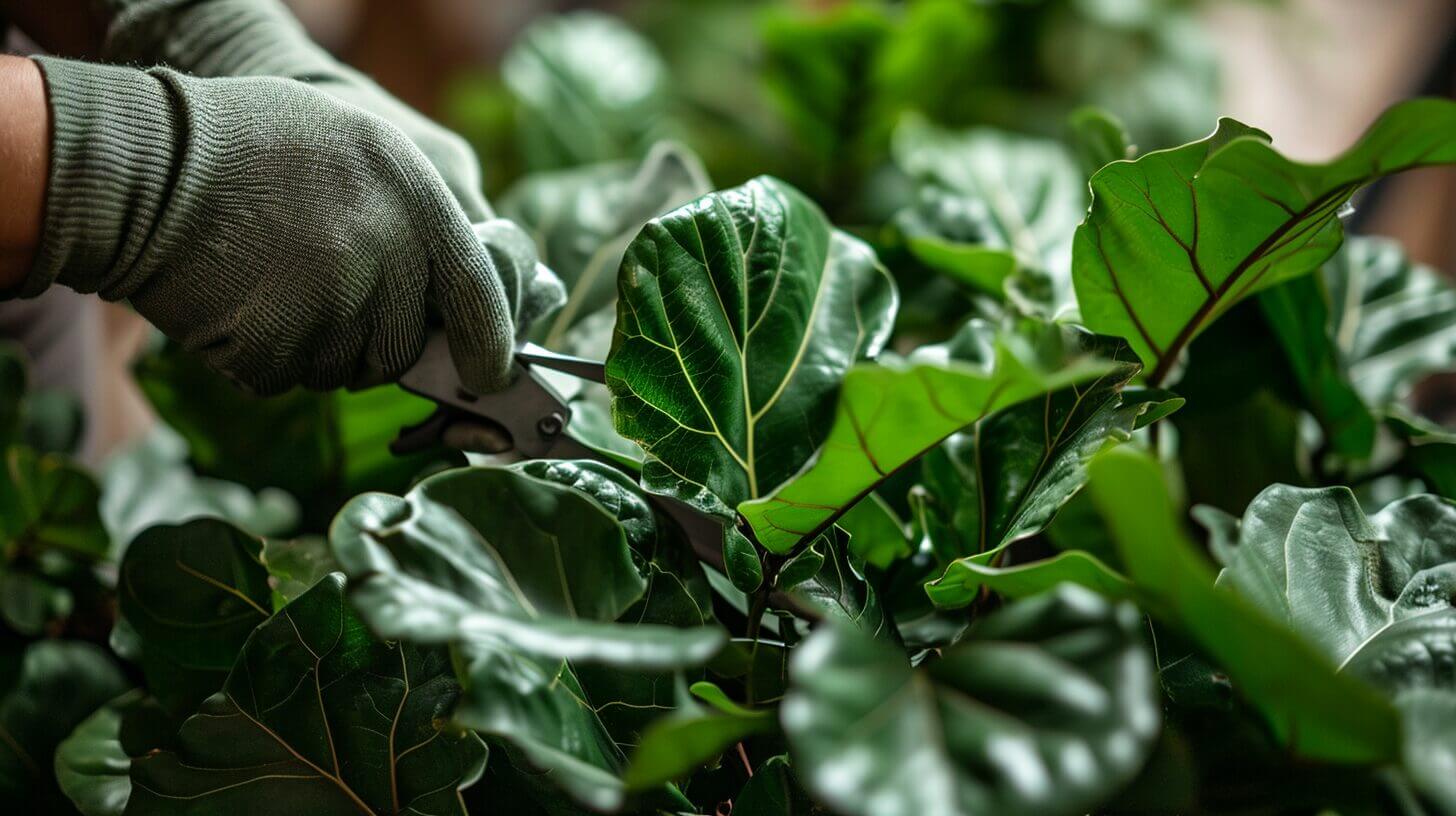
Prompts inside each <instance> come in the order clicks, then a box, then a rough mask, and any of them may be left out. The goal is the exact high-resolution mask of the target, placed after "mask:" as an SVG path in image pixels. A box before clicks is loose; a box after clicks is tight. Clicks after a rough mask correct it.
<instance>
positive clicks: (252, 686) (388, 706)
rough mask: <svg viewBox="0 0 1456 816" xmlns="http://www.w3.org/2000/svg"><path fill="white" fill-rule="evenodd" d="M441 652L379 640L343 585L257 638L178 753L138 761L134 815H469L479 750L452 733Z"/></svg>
mask: <svg viewBox="0 0 1456 816" xmlns="http://www.w3.org/2000/svg"><path fill="white" fill-rule="evenodd" d="M459 694H460V687H459V685H458V684H457V683H456V682H455V678H454V676H453V675H452V674H451V672H450V660H449V657H448V655H447V654H446V652H445V650H444V649H438V648H418V647H414V646H410V645H406V644H393V645H391V644H387V643H384V642H382V641H379V640H375V639H374V638H372V637H371V636H370V635H369V633H368V631H367V630H366V629H365V628H364V623H363V621H361V620H359V618H358V617H357V616H356V615H355V614H354V613H353V612H352V611H351V610H350V608H349V606H348V604H347V603H346V602H345V600H344V580H343V577H342V576H339V575H337V574H335V575H333V576H330V577H329V578H326V579H325V580H323V581H321V582H320V583H319V584H318V585H317V586H315V587H314V588H313V589H312V590H309V592H308V593H307V594H305V595H304V596H303V597H301V598H299V599H298V600H297V601H294V602H293V603H292V604H289V605H288V606H287V607H285V608H284V609H283V610H282V611H281V612H279V613H278V614H277V615H275V616H274V617H272V618H270V619H269V620H268V622H267V623H265V624H263V625H262V626H260V627H258V629H257V631H256V632H254V633H253V635H252V636H251V637H250V638H249V639H248V642H247V644H246V645H245V646H244V647H243V650H242V652H241V653H240V654H239V655H238V662H237V665H236V667H235V668H234V669H233V671H232V673H231V674H229V675H228V679H227V682H226V684H225V685H224V686H223V690H222V691H221V692H219V693H218V694H216V695H214V696H213V697H211V698H209V699H208V700H207V702H206V703H204V704H203V706H202V708H201V710H200V711H199V712H198V713H197V714H196V715H195V716H193V717H191V718H189V719H188V720H187V721H186V722H185V723H183V724H182V728H181V730H180V731H179V733H178V747H177V750H176V751H175V752H173V751H161V752H154V753H151V754H148V755H147V756H144V757H140V758H137V759H136V760H134V761H133V763H132V777H131V778H132V795H131V801H130V802H129V803H128V805H127V813H129V814H135V815H138V816H146V814H175V813H200V812H204V811H203V810H200V809H202V808H205V809H206V810H205V812H208V813H220V812H221V813H226V812H238V811H242V812H246V811H248V810H249V809H251V808H255V807H256V806H257V803H259V802H267V803H268V804H267V808H268V811H269V812H270V813H275V814H334V813H338V814H352V816H358V814H359V813H360V812H363V813H372V814H386V813H401V812H404V811H405V810H406V809H409V810H413V811H415V812H419V813H458V814H464V807H463V805H462V804H461V802H460V798H459V793H458V790H459V789H460V788H464V787H466V786H468V785H470V784H471V783H472V782H474V781H475V780H476V779H477V778H479V776H480V772H481V770H482V768H483V767H484V764H485V753H486V752H485V745H484V744H483V743H481V741H480V739H479V738H478V737H476V736H475V735H473V734H470V733H468V732H467V733H455V732H451V731H449V730H448V729H446V728H445V726H444V725H443V721H444V718H445V717H446V716H448V714H449V712H450V710H451V708H452V707H453V706H454V704H455V701H456V699H457V698H458V696H459Z"/></svg>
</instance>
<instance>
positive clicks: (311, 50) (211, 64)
mask: <svg viewBox="0 0 1456 816" xmlns="http://www.w3.org/2000/svg"><path fill="white" fill-rule="evenodd" d="M103 2H104V3H105V5H106V6H107V7H108V8H109V9H110V10H111V11H112V21H111V25H110V27H109V28H108V31H107V36H106V42H105V44H104V46H103V48H102V59H104V60H105V61H107V62H117V63H134V64H141V65H156V64H159V63H160V64H166V65H170V66H172V67H174V68H177V69H180V70H183V71H186V72H188V73H191V74H195V75H197V76H207V77H224V76H275V77H288V78H290V79H297V80H299V81H302V82H307V83H309V84H310V85H313V86H315V87H317V88H319V89H320V90H323V91H326V92H328V93H330V94H332V95H334V96H336V97H338V98H340V99H343V100H345V101H348V102H351V103H353V104H355V105H358V106H359V107H361V108H363V109H365V110H367V111H369V112H370V113H372V114H374V115H376V116H379V117H382V118H383V119H385V120H386V121H388V122H389V123H390V124H392V125H394V126H395V127H397V128H399V129H400V130H402V131H404V134H405V135H406V136H408V137H409V138H410V141H413V142H414V143H415V145H416V146H417V147H419V149H420V151H421V152H423V153H424V154H425V156H426V157H427V158H428V159H429V160H430V163H431V164H433V165H435V168H436V169H437V170H439V171H440V175H441V176H442V177H444V179H445V183H446V184H447V185H449V187H450V191H451V192H452V193H454V194H455V198H456V200H458V201H459V202H460V206H461V207H462V208H463V209H464V210H465V214H466V216H468V217H469V218H470V220H471V221H485V220H486V219H488V218H490V217H491V215H492V213H491V211H490V205H489V204H487V203H486V200H485V196H484V195H483V194H482V193H481V182H480V164H479V162H478V161H477V160H476V158H475V153H474V152H473V151H472V150H471V149H470V147H469V145H467V144H466V143H465V141H464V140H463V139H461V138H460V137H459V136H457V135H455V134H454V133H451V132H450V131H448V130H446V129H444V128H442V127H440V126H439V125H437V124H435V123H434V122H431V121H430V120H429V119H427V118H425V117H424V116H422V115H420V114H419V113H418V112H416V111H415V110H414V109H412V108H410V107H409V106H407V105H405V104H404V103H402V102H400V101H399V100H398V99H395V98H394V97H393V96H391V95H390V94H389V93H387V92H386V91H385V90H384V89H383V88H380V87H379V86H378V85H377V84H375V83H374V82H373V81H372V80H370V79H369V78H368V77H366V76H364V75H363V74H361V73H359V72H358V71H355V70H353V69H352V68H349V67H347V66H345V65H343V64H342V63H340V62H339V61H338V60H336V59H334V58H333V57H331V56H329V54H328V53H327V52H325V51H324V50H323V49H322V48H320V47H319V46H318V45H317V44H316V43H314V42H313V41H312V40H310V39H309V37H308V34H307V33H306V32H305V31H304V30H303V27H302V26H300V25H299V24H298V21H297V20H296V19H294V17H293V15H292V14H291V13H289V11H288V10H287V9H286V8H284V7H283V4H282V3H279V2H277V0H103Z"/></svg>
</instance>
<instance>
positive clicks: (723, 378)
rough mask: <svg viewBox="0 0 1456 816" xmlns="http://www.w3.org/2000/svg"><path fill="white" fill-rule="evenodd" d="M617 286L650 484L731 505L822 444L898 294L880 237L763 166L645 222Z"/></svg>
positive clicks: (628, 423)
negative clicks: (853, 371)
mask: <svg viewBox="0 0 1456 816" xmlns="http://www.w3.org/2000/svg"><path fill="white" fill-rule="evenodd" d="M619 285H620V288H621V300H620V301H619V304H618V321H617V334H616V337H615V339H614V340H613V344H612V354H611V356H610V357H608V359H607V385H608V387H609V388H610V389H611V391H612V396H613V398H614V403H613V409H612V417H613V420H614V422H615V423H616V426H617V430H618V431H619V432H620V433H621V434H622V435H623V436H625V437H627V438H629V439H632V440H634V441H636V442H638V443H640V444H641V445H642V447H643V448H644V449H645V450H646V451H647V453H648V460H647V463H646V465H645V467H644V469H643V475H642V483H643V485H644V486H646V487H647V488H648V489H649V490H652V491H653V492H657V493H665V494H668V495H671V496H674V497H676V498H679V499H682V500H683V501H686V502H688V503H689V504H691V505H693V506H695V507H697V508H699V509H702V510H705V511H708V512H711V513H716V514H719V515H730V514H731V513H732V509H733V508H734V507H736V506H737V505H738V504H739V503H740V502H743V501H746V500H749V499H753V498H757V497H758V496H760V495H763V494H764V493H765V492H767V491H769V490H772V489H773V488H774V487H776V486H777V485H779V484H780V483H781V482H783V481H784V480H785V479H787V478H789V477H790V476H792V475H793V473H794V472H795V471H796V470H798V469H799V467H800V466H802V465H803V464H804V462H805V461H806V460H807V459H808V458H809V457H810V456H811V455H812V454H813V452H814V449H815V448H816V447H817V446H818V443H819V442H820V441H822V440H823V439H824V436H825V434H826V433H827V431H828V425H829V421H830V417H831V416H832V414H833V411H834V395H835V392H836V391H837V390H838V388H839V383H840V380H841V378H842V377H843V376H844V373H845V372H846V371H847V370H848V369H849V367H850V366H851V365H852V364H853V363H854V362H855V361H856V360H860V359H863V358H865V357H871V356H873V355H874V354H876V353H877V352H878V351H879V350H880V348H881V346H883V345H884V342H885V339H886V337H887V335H888V333H889V328H890V322H891V320H892V319H893V317H894V314H895V304H896V296H895V290H894V286H893V285H892V284H891V282H890V278H889V276H888V274H887V273H886V272H885V269H884V268H883V267H882V266H880V264H879V262H878V261H877V260H876V258H875V254H874V251H873V250H871V249H870V248H869V247H868V246H867V245H866V244H864V243H862V242H860V241H859V240H857V239H854V238H851V237H850V236H848V235H847V234H845V233H842V232H838V231H836V230H834V229H833V228H831V227H830V225H829V222H828V221H827V220H825V218H824V215H823V213H821V212H820V211H819V208H818V207H816V206H815V205H814V204H813V203H811V202H810V201H809V200H808V199H806V198H804V197H803V196H802V195H801V194H800V193H798V192H797V191H795V190H794V189H793V188H791V187H789V186H787V185H786V184H784V183H783V182H780V181H778V180H776V179H772V178H767V177H763V178H758V179H755V180H753V181H750V182H748V183H747V184H745V185H743V186H741V187H736V188H734V189H731V190H726V191H723V192H719V193H714V194H712V195H709V196H706V197H704V198H701V199H699V200H698V201H696V202H694V203H693V204H691V205H689V206H687V207H683V208H681V209H678V210H675V211H673V212H671V213H669V214H668V215H665V216H663V217H661V218H657V219H653V220H652V221H650V222H648V224H647V226H646V227H645V228H643V231H642V233H641V234H639V235H638V236H637V238H636V240H634V241H633V242H632V244H631V246H630V247H628V249H627V254H626V258H625V259H624V260H623V263H622V269H621V273H620V278H619Z"/></svg>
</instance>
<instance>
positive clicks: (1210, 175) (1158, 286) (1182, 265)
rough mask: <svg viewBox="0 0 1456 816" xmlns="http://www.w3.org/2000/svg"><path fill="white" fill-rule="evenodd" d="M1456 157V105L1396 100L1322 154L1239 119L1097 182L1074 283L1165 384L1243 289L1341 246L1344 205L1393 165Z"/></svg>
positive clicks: (1092, 318) (1121, 166) (1290, 274)
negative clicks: (1357, 133)
mask: <svg viewBox="0 0 1456 816" xmlns="http://www.w3.org/2000/svg"><path fill="white" fill-rule="evenodd" d="M1451 161H1456V104H1453V103H1451V102H1445V101H1439V100H1418V101H1414V102H1407V103H1404V104H1401V105H1397V106H1395V107H1394V108H1391V109H1390V110H1389V111H1387V112H1386V113H1385V114H1384V115H1383V116H1381V117H1380V119H1378V120H1377V121H1376V122H1375V124H1374V125H1372V126H1371V128H1370V129H1369V130H1368V131H1367V132H1366V133H1365V135H1364V136H1363V137H1362V138H1361V139H1360V141H1359V142H1357V143H1356V144H1355V145H1354V146H1353V147H1352V148H1350V149H1349V150H1348V151H1346V152H1345V153H1344V154H1343V155H1342V156H1340V157H1339V158H1337V159H1335V160H1334V161H1332V162H1330V163H1328V164H1299V163H1296V162H1293V161H1290V160H1289V159H1286V158H1284V157H1283V156H1282V155H1280V154H1279V153H1277V152H1276V151H1275V150H1274V149H1273V148H1271V147H1270V146H1269V144H1268V138H1267V136H1266V135H1265V134H1263V133H1260V132H1259V131H1256V130H1253V129H1251V128H1248V127H1246V126H1244V125H1242V124H1239V123H1238V122H1235V121H1233V120H1229V119H1225V120H1222V121H1221V122H1220V123H1219V128H1218V130H1217V131H1216V132H1215V133H1214V134H1213V135H1212V136H1210V137H1209V138H1207V139H1204V140H1203V141H1200V142H1194V143H1192V144H1187V145H1184V146H1182V147H1179V148H1175V149H1172V150H1164V151H1158V152H1154V153H1149V154H1147V155H1145V156H1143V157H1142V158H1139V159H1138V160H1136V161H1133V162H1126V163H1116V164H1111V165H1108V166H1107V167H1105V168H1103V169H1102V170H1101V171H1099V172H1098V173H1097V175H1095V176H1093V178H1092V193H1093V199H1092V208H1091V210H1090V212H1089V213H1088V215H1087V220H1086V221H1085V222H1083V224H1082V225H1081V226H1080V227H1078V229H1077V235H1076V239H1075V241H1074V247H1073V259H1072V267H1073V280H1074V282H1075V284H1076V289H1077V302H1078V304H1079V305H1080V307H1081V313H1082V317H1083V319H1084V320H1085V321H1086V323H1087V325H1088V327H1089V328H1091V329H1093V330H1094V331H1098V332H1102V333H1106V334H1115V335H1120V336H1123V337H1126V338H1127V339H1128V340H1129V342H1131V343H1132V345H1133V348H1134V349H1135V350H1136V351H1137V353H1138V355H1139V356H1140V357H1141V358H1142V360H1143V362H1144V363H1145V364H1146V365H1147V366H1148V368H1149V370H1150V371H1151V380H1152V382H1153V383H1154V384H1160V383H1162V382H1164V381H1165V380H1167V378H1168V376H1169V374H1170V373H1171V371H1172V369H1173V366H1174V365H1175V364H1176V363H1177V362H1178V358H1179V355H1180V354H1181V353H1182V351H1183V350H1184V349H1185V348H1186V347H1187V345H1188V343H1189V342H1190V341H1191V340H1192V339H1193V338H1194V337H1195V336H1197V335H1198V333H1199V332H1200V331H1202V330H1203V329H1204V328H1205V327H1206V326H1207V325H1208V324H1209V323H1210V322H1212V321H1213V320H1215V319H1216V318H1218V316H1219V315H1221V314H1223V313H1224V312H1225V311H1227V310H1228V308H1229V307H1230V306H1232V305H1233V304H1234V303H1237V302H1238V301H1239V300H1241V299H1243V298H1244V297H1246V296H1248V295H1250V294H1253V293H1254V292H1258V291H1260V290H1261V289H1265V288H1267V287H1270V286H1273V285H1274V284H1276V283H1279V282H1282V281H1285V280H1289V279H1291V278H1294V277H1297V276H1299V275H1302V274H1304V273H1306V272H1309V271H1311V270H1313V269H1315V268H1316V267H1318V266H1319V264H1321V263H1323V262H1324V261H1325V260H1326V259H1328V258H1329V257H1330V255H1331V254H1333V253H1334V251H1335V250H1336V249H1337V248H1338V247H1339V244H1340V240H1341V232H1342V230H1341V227H1340V224H1339V221H1338V218H1337V217H1338V214H1339V212H1340V209H1341V208H1342V207H1343V206H1344V205H1345V203H1346V202H1347V201H1349V199H1350V196H1351V195H1352V194H1354V192H1355V191H1356V190H1358V189H1360V188H1361V187H1363V186H1364V185H1366V184H1368V183H1370V182H1372V181H1375V180H1376V179H1379V178H1381V177H1383V176H1386V175H1389V174H1390V173H1394V172H1398V171H1401V170H1406V169H1409V168H1413V167H1421V166H1426V165H1431V164H1440V163H1446V162H1451Z"/></svg>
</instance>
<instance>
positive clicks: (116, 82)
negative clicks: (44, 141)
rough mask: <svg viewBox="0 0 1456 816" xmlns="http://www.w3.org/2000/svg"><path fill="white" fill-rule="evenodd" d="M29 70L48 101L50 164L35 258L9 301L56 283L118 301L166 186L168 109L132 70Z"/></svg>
mask: <svg viewBox="0 0 1456 816" xmlns="http://www.w3.org/2000/svg"><path fill="white" fill-rule="evenodd" d="M34 60H35V61H36V63H38V64H39V65H40V69H41V73H42V74H43V75H44V77H45V83H46V92H47V96H48V98H49V105H50V112H51V161H50V174H49V179H48V184H47V189H46V205H45V220H44V226H43V232H42V235H41V245H40V249H39V251H38V252H37V254H36V260H35V264H34V266H33V267H32V268H31V272H30V275H29V276H28V277H27V278H26V280H25V282H24V283H23V284H22V286H21V288H20V289H19V290H18V292H17V294H18V295H19V296H20V297H33V296H35V295H37V294H39V293H40V292H41V291H42V290H44V289H45V288H46V287H47V286H49V285H50V284H51V283H52V282H59V283H61V284H63V285H65V286H69V287H70V288H72V289H75V290H76V291H79V292H100V293H101V295H102V296H103V297H105V298H107V299H111V300H115V299H120V298H122V297H125V296H126V293H125V292H122V291H119V289H121V288H123V287H121V286H120V284H121V283H122V282H123V281H125V280H127V279H128V278H129V277H130V276H131V272H132V270H133V268H134V267H135V265H136V263H137V259H138V256H139V254H140V250H141V248H142V246H143V245H144V244H145V240H146V236H147V234H148V233H149V232H150V230H149V229H148V228H147V225H148V224H149V223H150V222H152V221H154V220H155V219H156V214H157V211H158V208H159V207H160V203H161V201H162V199H163V197H164V196H165V195H166V193H167V190H168V189H169V187H170V186H171V184H172V181H173V178H172V176H173V166H174V161H175V155H176V151H177V145H178V144H179V143H180V140H181V137H182V133H181V130H182V129H181V127H180V124H181V123H180V121H179V119H178V117H177V116H176V114H175V113H174V100H173V99H172V98H171V95H170V94H169V92H168V91H167V89H166V86H164V85H163V84H162V83H161V82H160V81H158V80H157V78H156V77H154V76H151V75H149V74H147V73H145V72H143V71H138V70H136V69H134V68H120V67H116V66H110V65H97V64H93V63H86V62H77V61H73V60H65V59H59V58H55V57H35V58H34Z"/></svg>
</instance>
